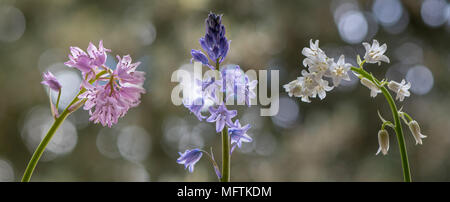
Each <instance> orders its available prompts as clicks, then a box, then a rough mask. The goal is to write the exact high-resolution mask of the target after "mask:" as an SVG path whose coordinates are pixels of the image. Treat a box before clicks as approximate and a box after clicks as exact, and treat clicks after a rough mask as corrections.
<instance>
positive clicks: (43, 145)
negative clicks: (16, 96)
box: [22, 70, 107, 182]
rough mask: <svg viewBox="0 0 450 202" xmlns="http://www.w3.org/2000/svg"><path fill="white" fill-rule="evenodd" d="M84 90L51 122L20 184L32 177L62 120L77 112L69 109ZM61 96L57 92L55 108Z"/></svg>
mask: <svg viewBox="0 0 450 202" xmlns="http://www.w3.org/2000/svg"><path fill="white" fill-rule="evenodd" d="M106 73H107V71H105V70H104V71H101V72H99V73H98V74H97V75H96V77H95V79H91V80H90V81H89V83H91V84H92V83H94V82H95V81H96V80H97V79H99V78H100V76H102V75H104V74H106ZM85 91H86V90H85V89H84V88H83V89H81V90H80V92H79V93H78V94H77V96H75V98H73V100H72V102H70V104H69V105H68V106H67V107H66V109H64V111H63V112H62V113H61V115H60V116H59V117H58V118H56V119H55V121H54V122H53V125H52V126H51V127H50V129H49V130H48V132H47V134H46V135H45V137H44V139H42V141H41V143H39V146H38V147H37V148H36V150H35V151H34V153H33V156H32V157H31V159H30V161H29V162H28V165H27V168H26V169H25V172H24V174H23V177H22V182H29V181H30V179H31V175H33V171H34V169H35V168H36V165H37V163H38V162H39V159H40V158H41V156H42V154H43V153H44V150H45V148H46V147H47V145H48V143H49V142H50V140H51V139H52V137H53V135H54V134H55V132H56V130H58V128H59V126H61V124H62V123H63V122H64V120H65V119H66V118H67V116H69V114H70V113H72V112H73V111H75V110H77V109H78V108H76V109H70V107H71V106H72V105H74V104H75V103H77V102H78V101H80V100H79V99H78V96H79V95H81V93H83V92H85ZM60 96H61V90H60V91H59V94H58V100H57V102H56V106H58V104H59V99H60ZM80 102H83V100H81V101H80ZM56 110H58V108H56Z"/></svg>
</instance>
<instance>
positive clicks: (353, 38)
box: [338, 11, 369, 44]
mask: <svg viewBox="0 0 450 202" xmlns="http://www.w3.org/2000/svg"><path fill="white" fill-rule="evenodd" d="M338 29H339V35H340V36H341V38H342V39H343V40H344V41H345V42H347V43H350V44H356V43H360V42H361V41H362V40H364V38H365V37H366V35H367V32H368V29H369V26H368V23H367V20H366V18H365V17H364V15H363V14H362V13H361V12H360V11H349V12H346V13H344V14H343V15H342V16H341V17H340V19H339V21H338Z"/></svg>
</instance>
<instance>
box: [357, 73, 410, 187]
mask: <svg viewBox="0 0 450 202" xmlns="http://www.w3.org/2000/svg"><path fill="white" fill-rule="evenodd" d="M351 70H352V71H354V72H356V73H358V74H360V75H361V76H363V77H364V78H366V79H369V80H370V81H372V82H373V83H375V84H376V85H377V86H378V87H379V88H380V90H381V92H382V93H383V95H384V97H385V98H386V100H387V102H388V103H389V107H390V108H391V112H392V116H393V118H394V123H395V126H394V130H395V134H396V135H397V141H398V147H399V150H400V157H401V161H402V168H403V179H404V181H405V182H411V171H410V168H409V162H408V154H407V151H406V145H405V138H404V136H403V131H402V125H401V121H400V116H399V114H398V110H397V106H396V105H395V101H394V99H393V98H392V96H391V94H390V93H389V91H388V90H387V89H386V87H384V85H381V82H380V81H378V80H377V79H376V78H375V77H374V76H372V74H369V73H368V72H366V71H365V70H364V69H362V68H356V67H351Z"/></svg>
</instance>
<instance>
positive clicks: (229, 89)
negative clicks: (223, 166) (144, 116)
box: [177, 13, 258, 178]
mask: <svg viewBox="0 0 450 202" xmlns="http://www.w3.org/2000/svg"><path fill="white" fill-rule="evenodd" d="M221 17H222V16H221V15H216V14H214V13H210V14H209V16H208V18H207V19H206V34H205V37H202V38H201V39H200V44H201V46H202V48H203V49H204V50H205V51H206V53H207V55H208V56H206V55H205V54H203V53H202V52H201V51H197V50H192V52H191V53H192V57H193V58H192V60H194V61H198V62H201V63H202V64H204V65H206V66H208V67H210V68H211V69H214V70H215V69H216V68H217V69H219V65H220V63H221V62H222V61H223V60H224V58H225V56H226V54H227V52H228V47H229V42H228V41H227V39H226V37H225V27H224V26H223V25H222V24H221ZM208 58H209V59H210V60H212V61H215V62H216V63H215V65H216V67H214V66H213V65H211V64H210V63H209V59H208ZM213 64H214V63H213ZM215 71H216V73H217V74H216V75H215V76H206V77H205V78H204V79H203V80H197V81H196V82H195V87H194V88H195V89H196V94H197V95H200V96H199V97H195V98H189V97H188V98H186V97H185V99H184V100H183V104H184V106H185V107H186V108H187V109H189V111H191V112H192V113H193V114H194V115H195V116H196V117H197V118H198V120H199V121H203V120H204V119H206V121H207V122H211V123H215V125H216V132H217V133H219V132H221V131H224V130H226V131H227V132H228V135H229V136H230V144H231V146H232V148H231V150H230V153H231V152H233V150H234V149H235V147H236V146H237V147H239V148H240V147H241V146H242V143H244V142H251V141H252V138H251V137H250V136H248V135H247V131H248V130H249V129H250V128H251V126H250V124H247V125H244V126H242V125H241V123H240V122H239V120H238V119H236V120H235V121H233V120H232V119H233V118H235V117H236V116H237V110H230V109H228V108H227V106H226V103H228V101H233V102H234V101H236V102H237V103H238V104H245V105H247V106H249V107H250V105H251V100H252V99H253V98H255V97H256V94H255V92H254V90H255V88H256V85H257V83H258V81H257V80H251V79H250V78H249V77H248V76H247V75H246V74H245V73H244V72H243V71H242V69H241V68H240V67H239V66H238V65H234V66H233V65H232V66H231V67H228V68H227V67H223V68H222V69H220V71H218V70H215ZM217 71H218V72H217ZM209 103H212V104H209ZM207 112H209V116H206V115H204V113H207ZM202 113H203V114H202ZM199 152H200V153H201V152H203V153H206V154H207V155H208V156H210V157H211V158H210V159H212V161H213V164H214V169H215V171H216V174H217V176H218V177H219V178H220V176H221V174H220V172H219V171H218V167H217V165H216V163H215V161H214V156H213V155H212V153H211V154H209V153H207V152H204V151H203V150H200V149H192V150H186V151H185V152H184V153H179V154H180V158H178V160H177V162H178V163H179V164H184V165H185V166H186V167H189V171H190V172H192V171H193V166H194V165H195V163H196V162H197V161H198V160H199V159H200V158H201V155H199V154H198V153H199Z"/></svg>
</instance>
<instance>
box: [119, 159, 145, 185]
mask: <svg viewBox="0 0 450 202" xmlns="http://www.w3.org/2000/svg"><path fill="white" fill-rule="evenodd" d="M114 172H115V176H114V179H115V180H116V181H126V182H148V181H150V174H149V173H148V172H147V170H146V169H145V167H144V166H143V165H141V164H137V163H126V164H121V165H119V166H117V167H115V168H114Z"/></svg>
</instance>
